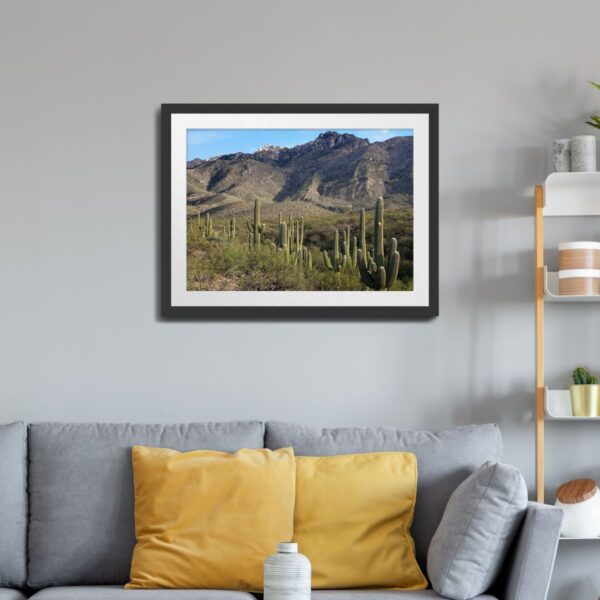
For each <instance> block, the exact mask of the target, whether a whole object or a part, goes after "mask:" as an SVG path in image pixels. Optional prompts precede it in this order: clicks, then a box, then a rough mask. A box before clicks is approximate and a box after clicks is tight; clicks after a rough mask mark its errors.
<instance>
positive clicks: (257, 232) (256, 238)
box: [247, 199, 265, 250]
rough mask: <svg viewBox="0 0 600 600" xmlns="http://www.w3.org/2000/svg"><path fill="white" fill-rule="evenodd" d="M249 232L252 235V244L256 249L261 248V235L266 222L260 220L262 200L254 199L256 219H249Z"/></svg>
mask: <svg viewBox="0 0 600 600" xmlns="http://www.w3.org/2000/svg"><path fill="white" fill-rule="evenodd" d="M247 225H248V233H250V234H251V235H252V245H253V246H254V248H255V249H257V250H258V249H259V248H260V236H261V234H263V233H264V231H265V224H264V223H261V221H260V200H259V199H257V200H255V201H254V221H248V223H247Z"/></svg>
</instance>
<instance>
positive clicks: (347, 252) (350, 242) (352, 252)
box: [342, 225, 358, 267]
mask: <svg viewBox="0 0 600 600" xmlns="http://www.w3.org/2000/svg"><path fill="white" fill-rule="evenodd" d="M342 233H343V236H344V241H343V242H342V254H343V255H344V256H347V257H348V258H347V261H348V265H347V266H349V267H356V261H357V256H358V255H357V248H356V243H357V242H356V236H354V237H352V238H351V237H350V225H348V227H346V229H344V231H343V232H342Z"/></svg>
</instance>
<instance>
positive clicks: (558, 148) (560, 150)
mask: <svg viewBox="0 0 600 600" xmlns="http://www.w3.org/2000/svg"><path fill="white" fill-rule="evenodd" d="M552 167H553V169H554V172H555V173H568V172H569V171H570V170H571V140H554V141H553V142H552Z"/></svg>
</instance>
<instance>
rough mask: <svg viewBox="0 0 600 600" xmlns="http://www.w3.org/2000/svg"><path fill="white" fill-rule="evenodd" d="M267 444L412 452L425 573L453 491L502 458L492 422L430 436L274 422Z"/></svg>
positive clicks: (315, 452)
mask: <svg viewBox="0 0 600 600" xmlns="http://www.w3.org/2000/svg"><path fill="white" fill-rule="evenodd" d="M265 445H266V447H267V448H270V449H271V450H276V449H277V448H283V447H287V446H291V447H292V448H294V452H295V453H296V455H297V456H330V455H334V454H352V453H356V452H385V451H405V452H413V453H414V454H415V455H416V456H417V470H418V484H417V503H416V507H415V514H414V520H413V525H412V529H411V531H412V535H413V538H414V541H415V547H416V555H417V560H418V562H419V565H420V566H421V568H422V569H423V570H424V569H425V566H426V563H427V549H428V547H429V542H430V541H431V538H432V536H433V534H434V532H435V530H436V529H437V526H438V524H439V522H440V520H441V518H442V515H443V514H444V509H445V508H446V503H447V502H448V499H449V498H450V496H451V494H452V492H453V491H454V490H455V489H456V488H457V487H458V485H459V484H460V483H461V482H462V481H463V480H464V479H466V478H467V477H468V476H469V475H470V474H471V473H472V472H473V471H475V469H477V468H478V467H480V466H481V465H482V464H483V463H484V462H486V461H488V460H491V461H498V460H500V458H501V454H502V437H501V435H500V430H499V429H498V426H497V425H491V424H490V425H469V426H466V427H457V428H455V429H449V430H448V431H441V432H438V433H432V432H429V431H402V430H399V429H392V428H387V427H365V428H340V429H327V428H320V427H311V426H305V425H292V424H287V423H279V422H273V421H271V422H268V423H267V426H266V435H265ZM299 550H300V552H302V548H300V549H299Z"/></svg>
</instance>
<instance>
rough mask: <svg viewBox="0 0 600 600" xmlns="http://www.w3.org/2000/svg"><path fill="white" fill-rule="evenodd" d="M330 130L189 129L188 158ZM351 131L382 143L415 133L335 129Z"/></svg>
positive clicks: (306, 138) (292, 142) (299, 140)
mask: <svg viewBox="0 0 600 600" xmlns="http://www.w3.org/2000/svg"><path fill="white" fill-rule="evenodd" d="M325 131H328V130H327V129H188V130H187V159H188V160H192V159H194V158H211V157H213V156H221V155H222V154H233V153H234V152H254V151H256V150H258V149H259V148H260V147H261V146H266V145H267V144H271V145H273V146H285V147H287V148H290V147H292V146H297V145H298V144H304V143H306V142H310V141H311V140H314V139H315V138H316V137H317V136H318V135H319V134H320V133H324V132H325ZM335 131H337V132H338V133H352V134H353V135H355V136H357V137H360V138H367V139H368V140H369V141H370V142H383V141H385V140H388V139H389V138H392V137H397V136H412V135H413V130H412V129H336V130H335Z"/></svg>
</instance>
